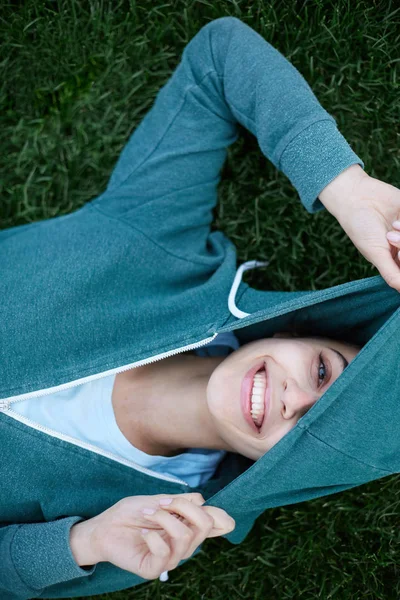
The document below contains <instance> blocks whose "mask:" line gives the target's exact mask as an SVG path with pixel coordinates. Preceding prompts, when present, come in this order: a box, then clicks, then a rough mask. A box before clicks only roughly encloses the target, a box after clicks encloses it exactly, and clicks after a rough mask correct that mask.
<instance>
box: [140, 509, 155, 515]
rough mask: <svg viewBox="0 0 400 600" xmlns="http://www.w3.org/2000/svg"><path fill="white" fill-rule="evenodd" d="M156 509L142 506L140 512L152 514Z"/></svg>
mask: <svg viewBox="0 0 400 600" xmlns="http://www.w3.org/2000/svg"><path fill="white" fill-rule="evenodd" d="M155 512H156V511H155V510H154V509H153V508H143V510H142V513H143V514H144V515H154V513H155Z"/></svg>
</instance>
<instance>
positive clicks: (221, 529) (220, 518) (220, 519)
mask: <svg viewBox="0 0 400 600" xmlns="http://www.w3.org/2000/svg"><path fill="white" fill-rule="evenodd" d="M203 510H205V511H206V512H207V513H208V514H209V515H210V516H211V517H212V518H213V519H214V526H213V528H212V529H211V531H210V533H209V534H208V536H207V538H211V537H217V536H219V535H225V534H226V533H230V532H231V531H233V530H234V529H235V527H236V522H235V520H234V519H232V517H230V516H229V515H228V513H227V512H226V511H225V510H223V509H222V508H217V507H216V506H203Z"/></svg>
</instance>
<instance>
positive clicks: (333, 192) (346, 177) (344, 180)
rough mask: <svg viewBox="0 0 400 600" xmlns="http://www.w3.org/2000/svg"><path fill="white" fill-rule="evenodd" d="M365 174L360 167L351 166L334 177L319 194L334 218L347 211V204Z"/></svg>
mask: <svg viewBox="0 0 400 600" xmlns="http://www.w3.org/2000/svg"><path fill="white" fill-rule="evenodd" d="M363 177H368V175H367V173H365V171H364V170H363V169H362V168H361V167H360V165H351V166H350V167H348V168H347V169H345V170H344V171H342V173H340V175H338V176H337V177H335V178H334V179H333V180H332V181H331V182H330V183H329V184H328V185H327V186H326V187H325V188H324V189H323V190H322V192H320V194H319V196H318V197H319V199H320V201H321V202H322V204H323V205H324V206H325V208H326V209H327V210H328V211H329V212H330V213H331V214H332V215H334V216H335V217H336V218H339V216H340V215H341V213H343V211H346V210H348V209H349V203H350V199H351V196H352V194H353V190H354V189H355V186H356V185H357V184H358V183H359V182H360V180H361V179H362V178H363Z"/></svg>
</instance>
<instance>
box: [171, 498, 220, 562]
mask: <svg viewBox="0 0 400 600" xmlns="http://www.w3.org/2000/svg"><path fill="white" fill-rule="evenodd" d="M163 510H166V511H169V512H170V513H176V514H178V515H179V516H181V517H184V518H185V520H186V521H185V523H184V524H185V525H188V526H189V528H190V529H191V531H192V534H193V536H194V537H193V538H192V540H191V543H190V544H189V547H188V549H187V551H186V553H185V554H184V555H183V556H182V558H189V557H190V556H192V554H193V552H194V551H195V550H196V548H197V547H198V546H199V545H200V544H202V543H203V542H204V540H205V539H206V538H207V537H208V536H209V533H210V531H211V530H212V529H213V526H214V519H213V518H212V516H211V515H210V514H208V513H207V512H206V511H205V510H204V507H201V506H197V505H195V504H193V503H192V502H188V501H187V500H186V499H185V498H182V497H180V498H176V499H175V500H174V501H173V502H172V503H171V504H170V505H169V506H164V507H163Z"/></svg>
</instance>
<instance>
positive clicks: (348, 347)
mask: <svg viewBox="0 0 400 600" xmlns="http://www.w3.org/2000/svg"><path fill="white" fill-rule="evenodd" d="M302 341H305V342H308V343H310V344H312V345H313V346H325V347H326V348H334V349H335V350H338V351H339V352H343V353H344V354H345V355H346V354H347V353H349V352H350V354H352V355H353V354H356V353H357V352H359V351H360V348H359V347H358V346H354V344H349V343H347V342H344V341H343V342H342V341H339V340H334V339H332V338H326V337H322V336H320V337H319V336H314V337H308V338H302Z"/></svg>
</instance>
